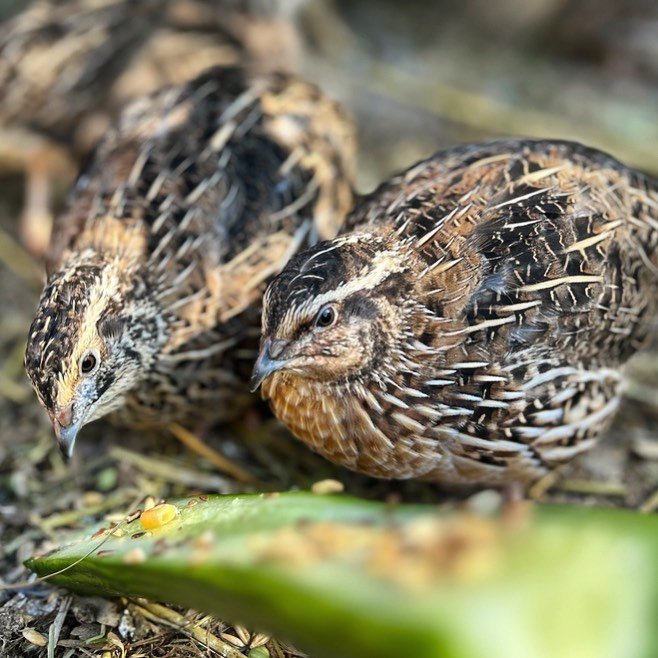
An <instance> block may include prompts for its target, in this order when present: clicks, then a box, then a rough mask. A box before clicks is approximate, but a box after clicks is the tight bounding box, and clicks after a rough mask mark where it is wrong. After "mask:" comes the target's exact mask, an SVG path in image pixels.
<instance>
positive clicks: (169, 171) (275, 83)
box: [25, 68, 354, 453]
mask: <svg viewBox="0 0 658 658" xmlns="http://www.w3.org/2000/svg"><path fill="white" fill-rule="evenodd" d="M353 153H354V139H353V130H352V124H351V123H350V122H349V120H347V119H346V118H345V116H344V115H343V113H342V111H341V110H340V108H339V107H338V106H337V105H336V104H335V103H334V102H333V101H331V100H329V99H328V98H326V97H325V96H323V94H322V93H321V92H320V91H319V90H318V89H317V88H316V87H315V86H313V85H310V84H307V83H305V82H303V81H301V80H299V79H297V78H295V77H294V76H288V75H283V74H272V75H266V76H257V75H256V76H252V75H250V74H247V73H246V72H245V71H244V70H242V69H236V68H215V69H211V70H210V71H208V72H206V73H204V74H202V75H201V76H200V77H198V78H196V79H195V80H194V81H193V82H190V83H188V84H185V85H181V86H175V87H172V88H167V89H164V90H162V91H160V92H157V93H156V94H155V95H153V96H151V97H147V98H145V99H141V100H139V101H135V102H134V103H133V104H132V105H131V106H129V108H127V109H126V111H125V112H124V113H123V114H122V116H121V119H120V121H119V123H118V125H117V126H116V128H114V129H113V130H112V131H110V133H109V134H108V135H107V136H106V138H105V139H104V140H103V141H102V142H101V143H100V145H99V146H98V148H97V149H96V152H95V156H94V158H93V159H92V161H91V163H90V165H89V167H88V168H87V169H86V170H85V171H84V172H83V174H82V175H81V176H80V178H79V180H78V182H77V184H76V186H75V188H74V190H73V192H72V195H71V199H70V201H69V203H68V207H67V210H66V212H65V213H63V214H62V215H61V216H60V217H59V218H58V220H57V222H56V233H55V235H54V239H53V242H52V244H51V248H50V253H49V259H48V260H49V274H48V280H47V284H46V287H45V290H44V292H43V295H42V297H41V301H40V303H39V308H38V310H37V313H36V318H35V319H34V322H33V323H32V326H31V328H30V331H29V337H28V344H27V351H26V358H25V364H26V369H27V372H28V375H29V377H30V379H31V381H32V383H33V385H34V388H35V390H36V392H37V394H38V396H39V399H40V401H41V403H42V404H43V406H44V407H45V408H46V409H47V411H48V413H49V415H50V418H51V420H52V423H53V425H54V428H55V431H56V434H57V437H58V439H59V441H60V443H61V445H62V447H63V449H64V450H65V451H66V452H67V453H70V452H71V451H72V449H73V444H74V440H75V437H76V434H77V432H78V430H79V429H80V427H82V426H83V425H84V424H86V423H88V422H90V421H92V420H94V419H96V418H99V417H101V416H104V415H106V414H109V413H110V412H112V414H113V417H114V418H115V419H116V420H117V421H118V422H121V423H124V424H128V425H135V426H155V427H157V426H163V425H166V424H168V423H170V422H174V421H176V422H180V423H183V424H186V425H187V426H188V427H191V426H195V427H196V426H198V425H200V424H204V425H207V424H209V423H212V422H213V421H220V420H227V419H229V418H232V417H234V416H236V415H238V414H239V413H240V412H241V411H242V410H243V409H244V407H245V405H246V404H247V402H248V400H249V399H250V398H251V397H252V396H250V394H249V392H248V379H249V371H250V369H251V365H252V364H253V359H254V358H255V356H256V352H257V347H258V333H259V332H258V327H259V324H260V304H261V297H262V293H263V290H264V287H265V284H266V282H267V280H268V279H269V278H270V277H271V276H272V275H274V274H276V273H277V272H278V271H279V270H280V269H281V268H282V267H283V266H284V265H285V263H286V261H287V260H288V259H289V257H290V256H291V255H292V254H293V253H294V252H295V251H296V250H297V249H298V248H300V247H301V246H302V245H304V244H306V245H308V244H311V243H312V242H314V241H315V240H317V239H318V238H327V237H332V236H334V235H335V234H336V231H337V230H338V228H339V225H340V223H341V222H342V220H343V219H344V216H345V215H346V214H347V211H348V210H349V208H350V206H351V203H352V192H351V189H352V188H351V170H352V159H353Z"/></svg>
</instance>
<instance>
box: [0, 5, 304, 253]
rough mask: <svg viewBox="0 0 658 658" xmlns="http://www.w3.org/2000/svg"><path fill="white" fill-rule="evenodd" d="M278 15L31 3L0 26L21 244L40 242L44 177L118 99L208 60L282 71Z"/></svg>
mask: <svg viewBox="0 0 658 658" xmlns="http://www.w3.org/2000/svg"><path fill="white" fill-rule="evenodd" d="M289 14H290V11H288V9H287V8H286V3H279V2H278V0H277V1H269V2H267V0H264V1H256V2H254V1H253V0H139V1H137V0H65V1H63V0H35V1H32V2H30V3H27V6H26V8H25V9H23V10H22V11H21V12H20V13H18V14H17V15H16V16H14V17H13V18H12V19H10V20H8V21H6V22H5V23H4V24H3V25H2V26H1V29H0V169H5V168H12V169H19V170H23V169H25V170H27V172H28V199H27V217H28V221H29V220H30V219H32V220H34V223H33V224H32V225H30V224H28V225H26V227H25V231H24V239H25V241H26V242H27V244H28V246H30V247H31V248H33V249H34V251H37V252H41V251H43V247H45V244H42V243H43V241H44V239H47V228H48V222H47V221H45V222H43V221H41V218H42V217H44V216H47V215H48V211H49V204H48V189H49V180H50V179H51V178H53V177H59V178H60V179H64V180H70V178H69V177H71V176H73V173H69V172H74V170H75V164H74V163H75V162H78V161H80V159H84V158H86V156H87V155H88V153H89V152H90V150H91V149H92V148H93V146H94V145H95V143H96V141H97V140H98V139H99V138H100V137H101V136H102V135H103V134H104V133H105V131H106V130H107V129H108V127H109V126H110V125H111V123H112V122H113V121H114V120H115V119H116V116H117V115H118V113H119V111H120V110H121V109H122V108H123V107H124V106H125V104H126V103H127V102H128V101H130V100H132V99H135V98H138V97H142V96H144V95H145V94H148V93H151V92H153V91H156V90H157V89H160V88H161V87H163V86H165V85H173V84H182V83H184V82H187V81H188V80H191V79H193V78H194V77H196V76H197V75H199V74H200V73H201V72H202V71H204V70H206V69H207V68H209V67H210V66H214V65H221V66H228V65H231V66H232V65H240V66H244V65H250V66H252V67H253V68H254V70H257V71H259V72H265V71H273V70H281V69H285V70H292V65H293V63H294V60H295V59H296V56H297V49H298V46H299V44H298V38H297V34H296V30H295V26H294V23H293V21H292V20H291V18H290V16H289ZM40 221H41V223H42V225H43V229H46V230H43V229H42V226H40V225H39V222H40Z"/></svg>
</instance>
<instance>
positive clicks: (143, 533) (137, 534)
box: [130, 531, 148, 539]
mask: <svg viewBox="0 0 658 658" xmlns="http://www.w3.org/2000/svg"><path fill="white" fill-rule="evenodd" d="M147 534H148V533H147V532H146V531H143V532H136V533H135V534H134V535H130V538H131V539H139V538H140V537H143V536H144V535H147Z"/></svg>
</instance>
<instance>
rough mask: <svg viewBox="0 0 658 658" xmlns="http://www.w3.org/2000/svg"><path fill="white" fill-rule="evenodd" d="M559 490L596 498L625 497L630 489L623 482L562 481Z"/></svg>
mask: <svg viewBox="0 0 658 658" xmlns="http://www.w3.org/2000/svg"><path fill="white" fill-rule="evenodd" d="M557 488H558V489H559V490H560V491H566V492H569V493H579V494H592V495H596V496H622V497H623V496H625V495H626V494H627V493H628V487H627V486H626V485H625V484H623V483H622V482H599V481H596V480H578V479H572V480H562V481H561V482H559V483H558V485H557Z"/></svg>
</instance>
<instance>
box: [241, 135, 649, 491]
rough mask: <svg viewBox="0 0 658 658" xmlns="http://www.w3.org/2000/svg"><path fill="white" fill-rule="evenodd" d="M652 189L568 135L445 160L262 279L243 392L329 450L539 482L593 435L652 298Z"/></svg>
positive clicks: (441, 476) (500, 144)
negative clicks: (258, 392) (254, 357)
mask: <svg viewBox="0 0 658 658" xmlns="http://www.w3.org/2000/svg"><path fill="white" fill-rule="evenodd" d="M657 247H658V184H657V183H656V181H653V180H651V179H649V178H648V177H647V176H645V175H643V174H642V173H640V172H638V171H634V170H633V169H630V168H628V167H626V166H624V165H623V164H621V163H619V162H618V161H616V160H615V159H613V158H612V157H610V156H608V155H606V154H604V153H601V152H599V151H596V150H594V149H590V148H586V147H584V146H581V145H578V144H574V143H569V142H552V141H521V140H519V141H515V140H509V141H497V142H492V143H488V144H480V145H468V146H462V147H458V148H455V149H452V150H448V151H445V152H442V153H438V154H436V155H435V156H434V157H431V158H429V159H428V160H426V161H424V162H420V163H418V164H416V165H414V166H413V167H411V168H410V169H409V170H408V171H406V172H404V173H402V174H400V175H398V176H396V177H394V178H393V179H391V180H390V181H389V182H387V183H385V184H383V185H382V186H380V188H379V189H378V190H376V191H375V192H374V193H372V194H371V195H370V196H368V197H365V198H364V199H362V201H361V202H360V203H359V204H357V207H356V209H355V210H354V211H353V212H352V214H351V215H350V217H349V218H348V219H347V221H346V224H345V230H344V231H343V234H342V235H341V237H339V238H337V239H335V240H333V241H331V242H323V243H320V244H318V245H316V246H315V247H313V248H311V249H310V250H308V251H306V252H303V253H301V254H298V255H297V256H295V257H294V258H293V259H292V260H291V261H290V263H289V264H288V265H287V267H286V268H285V270H283V272H282V273H281V274H280V275H279V276H278V277H277V278H276V279H275V280H274V281H273V282H272V283H271V285H270V286H269V288H268V290H267V292H266V295H265V300H264V314H263V327H262V331H263V338H262V342H261V352H260V356H259V359H258V361H257V363H256V366H255V369H254V374H253V379H252V386H253V387H254V388H255V387H256V386H258V385H259V384H262V391H263V396H264V397H265V398H267V399H269V401H270V403H271V406H272V408H273V410H274V412H275V413H276V415H277V416H278V417H279V418H280V419H281V421H283V423H284V424H286V425H287V426H288V427H289V428H290V429H291V430H292V431H293V433H294V434H295V435H296V436H297V437H299V438H300V439H301V440H302V441H304V442H305V443H307V444H308V445H309V446H310V447H311V448H313V449H314V450H315V451H317V452H319V453H321V454H322V455H324V456H325V457H326V458H328V459H330V460H332V461H334V462H337V463H339V464H342V465H343V466H346V467H348V468H351V469H354V470H357V471H361V472H363V473H366V474H369V475H372V476H378V477H383V478H421V479H425V480H429V481H434V482H438V483H442V484H444V485H449V486H450V485H453V486H454V485H457V486H459V485H483V484H486V485H494V486H498V485H500V486H507V485H508V484H512V483H521V484H526V485H527V484H530V483H532V482H533V481H535V480H537V479H539V478H540V477H542V476H543V475H545V474H547V473H549V472H551V471H553V470H554V469H556V468H557V467H559V466H560V465H561V464H564V463H565V462H567V461H569V460H570V459H572V458H573V457H574V456H576V455H578V454H579V453H581V452H583V451H584V450H586V449H588V448H589V447H590V446H592V445H593V444H594V443H595V441H596V438H597V436H598V435H599V433H600V432H601V430H602V429H603V428H605V427H606V425H607V423H608V422H609V421H610V419H611V418H612V416H613V414H614V411H615V409H616V408H617V405H618V402H619V399H620V384H621V374H620V369H621V368H622V366H623V364H624V362H625V361H626V360H627V359H628V358H629V357H630V356H631V355H632V354H633V353H634V352H635V351H636V350H638V349H639V348H641V347H642V346H643V345H644V344H645V342H646V340H647V335H648V333H649V326H650V323H651V321H652V319H653V318H654V316H655V314H656V305H657V304H658V253H657Z"/></svg>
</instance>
